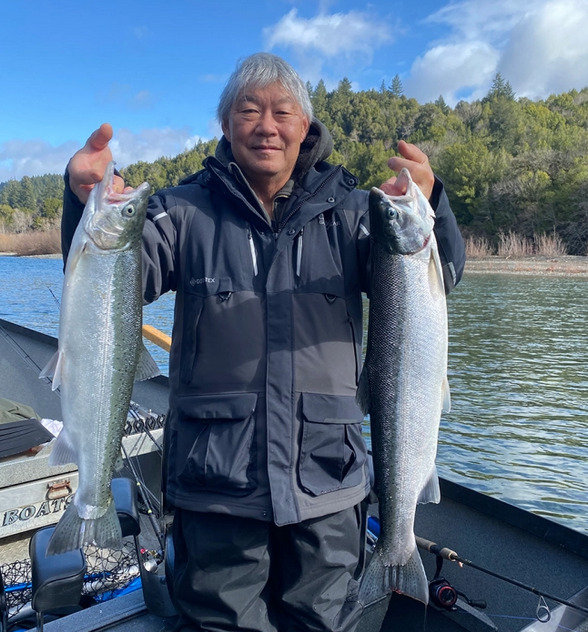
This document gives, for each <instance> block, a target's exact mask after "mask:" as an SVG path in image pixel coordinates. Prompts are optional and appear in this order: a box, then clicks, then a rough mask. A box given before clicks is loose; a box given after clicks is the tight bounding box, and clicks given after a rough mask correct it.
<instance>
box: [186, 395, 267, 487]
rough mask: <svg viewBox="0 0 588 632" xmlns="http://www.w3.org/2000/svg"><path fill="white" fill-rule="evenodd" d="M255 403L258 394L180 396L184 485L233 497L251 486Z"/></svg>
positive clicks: (254, 456)
mask: <svg viewBox="0 0 588 632" xmlns="http://www.w3.org/2000/svg"><path fill="white" fill-rule="evenodd" d="M256 405H257V394H256V393H231V394H220V395H199V396H191V397H183V398H181V399H180V400H179V402H178V412H179V416H180V427H181V434H179V435H178V445H177V458H178V460H179V463H178V466H177V469H178V472H179V478H180V480H181V481H182V482H183V483H184V484H187V485H189V486H190V487H192V488H206V489H210V490H216V491H220V492H222V493H224V494H232V495H245V494H247V493H249V492H251V491H252V490H253V489H255V487H256V485H257V473H256V470H255V462H256V443H255V416H254V413H255V408H256ZM182 463H183V465H182Z"/></svg>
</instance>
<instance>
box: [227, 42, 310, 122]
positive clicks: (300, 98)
mask: <svg viewBox="0 0 588 632" xmlns="http://www.w3.org/2000/svg"><path fill="white" fill-rule="evenodd" d="M276 82H279V83H280V84H281V85H282V87H283V88H284V89H286V90H287V91H288V92H290V93H291V94H292V96H293V97H294V99H295V100H296V101H297V102H298V104H299V105H300V107H301V108H302V113H303V114H304V116H306V117H307V118H308V121H309V122H310V121H312V117H313V113H312V103H311V102H310V97H309V95H308V90H307V89H306V86H305V85H304V83H303V82H302V79H301V78H300V76H299V75H298V73H297V72H296V71H295V70H294V68H292V66H290V64H288V63H287V62H285V61H284V60H283V59H282V58H281V57H278V56H277V55H272V54H271V53H255V54H253V55H250V56H249V57H247V58H246V59H245V60H243V61H242V62H241V63H240V64H239V65H238V66H237V69H236V70H235V72H233V74H232V75H231V77H230V78H229V81H228V82H227V85H226V86H225V89H224V90H223V92H222V94H221V96H220V100H219V104H218V108H217V111H216V113H217V117H218V120H219V122H220V123H221V124H223V123H226V122H227V121H228V120H229V114H230V112H231V108H232V107H233V105H234V104H235V103H236V101H237V99H238V98H239V97H240V96H241V95H242V94H243V92H244V91H245V90H246V89H247V88H249V87H257V88H265V87H267V86H269V85H271V84H272V83H276Z"/></svg>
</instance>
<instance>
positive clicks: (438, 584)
mask: <svg viewBox="0 0 588 632" xmlns="http://www.w3.org/2000/svg"><path fill="white" fill-rule="evenodd" d="M442 568H443V559H442V558H441V557H437V568H436V572H435V576H434V577H433V579H432V580H431V581H430V582H429V599H430V601H431V603H432V604H433V605H434V606H437V608H440V609H442V610H457V605H456V604H457V600H458V598H459V597H461V598H462V599H463V600H464V601H465V602H466V603H467V604H468V605H469V606H472V607H474V608H481V609H484V608H485V607H486V602H485V601H483V600H473V599H469V598H468V597H466V595H464V594H463V593H462V592H460V591H459V590H456V589H455V588H454V587H453V586H452V585H451V584H450V583H449V582H448V581H447V580H446V579H445V578H444V577H441V569H442Z"/></svg>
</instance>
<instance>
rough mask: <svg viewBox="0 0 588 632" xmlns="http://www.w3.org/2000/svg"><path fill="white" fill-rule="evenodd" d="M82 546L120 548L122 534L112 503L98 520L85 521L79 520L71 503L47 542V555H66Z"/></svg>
mask: <svg viewBox="0 0 588 632" xmlns="http://www.w3.org/2000/svg"><path fill="white" fill-rule="evenodd" d="M84 544H94V545H96V546H99V547H102V548H112V549H120V548H121V547H122V533H121V529H120V522H119V520H118V515H117V513H116V508H115V506H114V501H111V503H110V504H109V506H108V509H107V510H106V512H105V513H104V514H103V515H102V516H100V518H92V519H87V520H85V519H84V518H80V516H79V515H78V512H77V509H76V507H75V505H74V503H73V502H71V503H70V504H69V505H68V506H67V508H66V510H65V513H64V514H63V516H62V517H61V519H60V520H59V522H58V523H57V525H56V527H55V531H54V532H53V535H52V536H51V538H50V540H49V544H48V546H47V555H57V554H59V553H66V552H67V551H72V550H73V549H79V548H81V547H82V546H83V545H84Z"/></svg>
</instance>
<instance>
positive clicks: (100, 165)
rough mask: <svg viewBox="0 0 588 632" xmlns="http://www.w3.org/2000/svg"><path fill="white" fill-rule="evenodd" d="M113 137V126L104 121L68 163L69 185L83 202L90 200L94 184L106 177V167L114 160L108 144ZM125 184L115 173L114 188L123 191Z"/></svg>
mask: <svg viewBox="0 0 588 632" xmlns="http://www.w3.org/2000/svg"><path fill="white" fill-rule="evenodd" d="M111 138H112V126H111V125H110V124H109V123H103V124H102V125H101V126H100V127H99V128H98V129H97V130H96V131H95V132H94V133H93V134H92V135H91V136H90V138H88V140H87V141H86V144H85V145H84V146H83V147H82V148H81V149H80V150H79V151H77V152H76V153H75V154H74V155H73V156H72V158H71V160H70V161H69V163H68V165H67V171H68V173H69V186H70V187H71V190H72V191H73V192H74V193H75V194H76V195H77V197H78V198H79V200H80V202H82V203H83V204H85V203H86V202H87V201H88V196H89V195H90V191H91V190H92V188H93V187H94V185H95V184H96V183H97V182H100V181H101V180H102V178H103V177H104V172H105V171H106V167H107V165H108V163H109V162H110V161H111V160H112V152H111V151H110V147H109V146H108V143H109V142H110V140H111ZM124 186H125V185H124V180H123V179H122V178H121V177H120V176H116V175H115V176H114V184H113V189H114V190H115V191H116V192H118V193H122V191H123V190H124Z"/></svg>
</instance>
